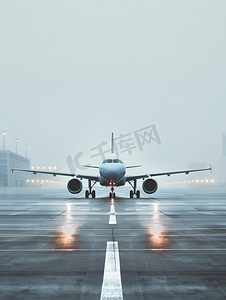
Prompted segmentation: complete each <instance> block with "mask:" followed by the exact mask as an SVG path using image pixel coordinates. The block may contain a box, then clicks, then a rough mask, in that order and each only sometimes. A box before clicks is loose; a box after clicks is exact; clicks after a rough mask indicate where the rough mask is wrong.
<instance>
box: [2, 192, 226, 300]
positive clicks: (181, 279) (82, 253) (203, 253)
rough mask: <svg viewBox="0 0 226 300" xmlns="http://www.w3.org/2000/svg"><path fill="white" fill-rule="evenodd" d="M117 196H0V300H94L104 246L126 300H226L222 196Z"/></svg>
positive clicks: (225, 232)
mask: <svg viewBox="0 0 226 300" xmlns="http://www.w3.org/2000/svg"><path fill="white" fill-rule="evenodd" d="M118 191H119V192H118V193H117V191H116V193H117V195H120V197H116V199H115V200H114V206H115V211H116V220H117V224H114V225H112V224H109V215H110V207H111V205H112V201H111V199H110V198H108V197H107V194H108V191H107V189H97V198H95V199H90V198H89V199H85V198H83V195H82V194H81V195H79V196H77V197H74V196H73V195H71V194H69V193H68V192H67V191H66V190H60V189H59V190H40V189H2V190H1V191H0V299H65V300H66V299H80V300H84V299H90V300H94V299H100V295H101V288H102V281H103V272H104V262H105V254H106V244H107V241H118V245H119V255H120V268H121V281H122V290H123V299H125V300H132V299H144V300H146V299H178V300H181V299H226V190H222V189H221V190H220V189H216V188H215V189H198V190H170V189H169V190H166V189H162V190H161V189H159V191H158V192H157V193H155V194H154V195H153V196H152V197H151V198H150V197H149V198H148V196H147V195H146V198H145V197H144V196H142V198H140V199H136V198H134V199H130V198H128V190H127V189H120V190H118Z"/></svg>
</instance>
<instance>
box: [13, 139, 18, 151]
mask: <svg viewBox="0 0 226 300" xmlns="http://www.w3.org/2000/svg"><path fill="white" fill-rule="evenodd" d="M14 141H15V142H16V154H17V143H18V139H15V140H14Z"/></svg>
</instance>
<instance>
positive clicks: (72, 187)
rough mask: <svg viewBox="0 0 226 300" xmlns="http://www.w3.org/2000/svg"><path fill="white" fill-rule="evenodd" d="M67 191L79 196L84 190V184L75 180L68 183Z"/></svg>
mask: <svg viewBox="0 0 226 300" xmlns="http://www.w3.org/2000/svg"><path fill="white" fill-rule="evenodd" d="M67 189H68V191H69V192H70V193H72V194H78V193H80V192H81V190H82V183H81V181H80V180H78V179H76V178H73V179H71V180H70V181H68V184H67Z"/></svg>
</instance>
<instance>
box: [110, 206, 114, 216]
mask: <svg viewBox="0 0 226 300" xmlns="http://www.w3.org/2000/svg"><path fill="white" fill-rule="evenodd" d="M110 214H115V206H114V205H111V210H110Z"/></svg>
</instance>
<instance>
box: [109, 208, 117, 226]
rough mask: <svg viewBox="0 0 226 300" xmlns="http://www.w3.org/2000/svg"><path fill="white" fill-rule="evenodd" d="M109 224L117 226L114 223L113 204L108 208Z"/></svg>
mask: <svg viewBox="0 0 226 300" xmlns="http://www.w3.org/2000/svg"><path fill="white" fill-rule="evenodd" d="M109 224H117V222H116V216H115V206H114V204H112V205H111V208H110V217H109Z"/></svg>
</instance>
